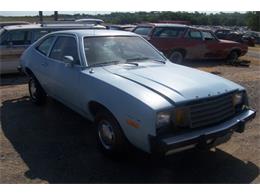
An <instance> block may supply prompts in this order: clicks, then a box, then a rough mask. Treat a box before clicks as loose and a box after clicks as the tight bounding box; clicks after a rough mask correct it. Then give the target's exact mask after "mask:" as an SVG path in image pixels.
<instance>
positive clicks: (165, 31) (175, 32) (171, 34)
mask: <svg viewBox="0 0 260 195" xmlns="http://www.w3.org/2000/svg"><path fill="white" fill-rule="evenodd" d="M184 30H185V29H184V28H156V29H155V31H154V33H153V36H154V37H160V38H175V37H178V36H179V35H180V34H181V33H183V32H184Z"/></svg>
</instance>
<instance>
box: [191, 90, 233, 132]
mask: <svg viewBox="0 0 260 195" xmlns="http://www.w3.org/2000/svg"><path fill="white" fill-rule="evenodd" d="M234 114H235V109H234V107H233V102H232V94H226V95H222V96H218V97H212V98H208V99H205V100H203V101H199V102H194V103H193V104H191V105H190V127H191V128H198V127H203V126H208V125H212V124H215V123H218V122H220V121H223V120H225V119H228V118H230V117H231V116H233V115H234Z"/></svg>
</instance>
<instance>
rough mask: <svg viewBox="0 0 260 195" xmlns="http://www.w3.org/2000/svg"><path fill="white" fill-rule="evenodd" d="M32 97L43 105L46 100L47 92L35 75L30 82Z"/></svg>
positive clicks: (36, 102)
mask: <svg viewBox="0 0 260 195" xmlns="http://www.w3.org/2000/svg"><path fill="white" fill-rule="evenodd" d="M28 88H29V94H30V99H31V101H32V102H33V103H35V104H36V105H43V104H44V103H45V101H46V93H45V92H44V90H43V88H42V87H41V85H40V83H39V82H38V81H37V79H36V78H35V77H31V78H30V80H29V83H28Z"/></svg>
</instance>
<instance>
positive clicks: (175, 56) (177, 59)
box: [170, 52, 182, 64]
mask: <svg viewBox="0 0 260 195" xmlns="http://www.w3.org/2000/svg"><path fill="white" fill-rule="evenodd" d="M170 60H171V61H172V62H174V63H177V64H178V63H181V61H182V55H181V54H180V53H177V52H174V53H173V54H172V55H171V57H170Z"/></svg>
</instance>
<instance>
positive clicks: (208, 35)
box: [202, 31, 215, 40]
mask: <svg viewBox="0 0 260 195" xmlns="http://www.w3.org/2000/svg"><path fill="white" fill-rule="evenodd" d="M202 35H203V38H204V40H215V37H214V36H213V35H212V33H210V32H207V31H202Z"/></svg>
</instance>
